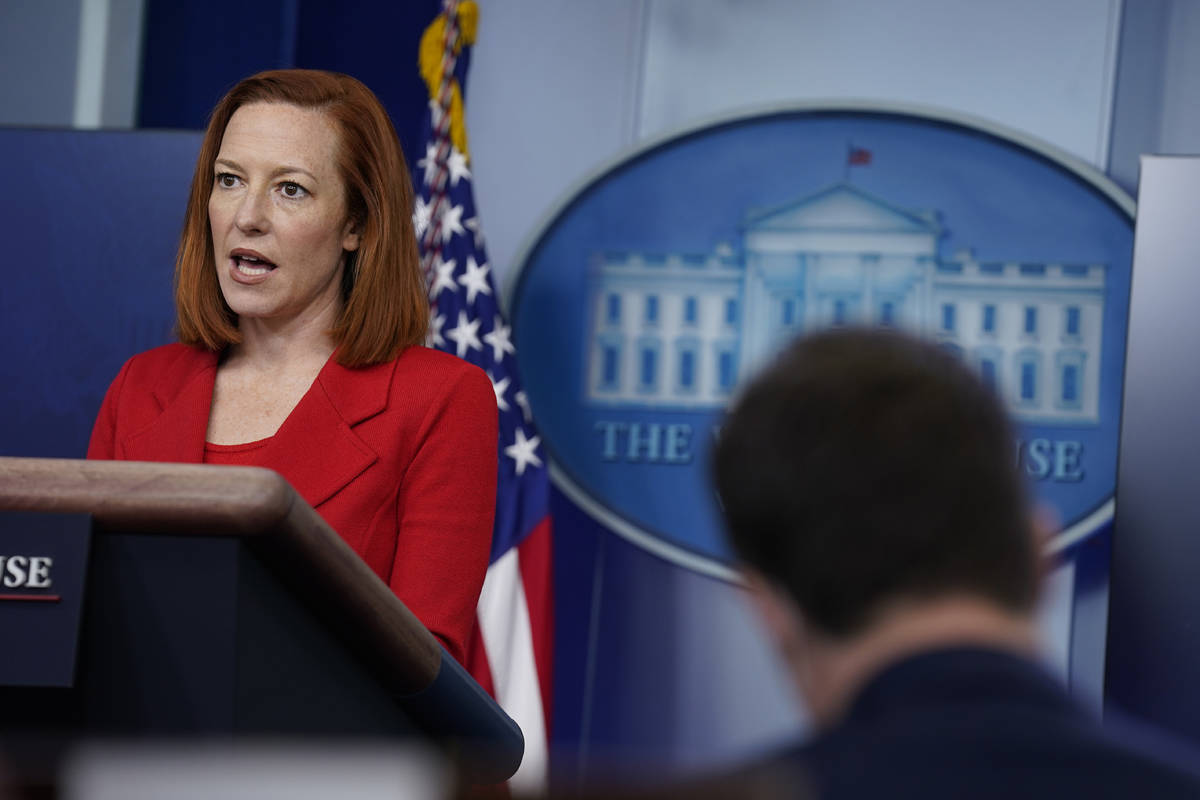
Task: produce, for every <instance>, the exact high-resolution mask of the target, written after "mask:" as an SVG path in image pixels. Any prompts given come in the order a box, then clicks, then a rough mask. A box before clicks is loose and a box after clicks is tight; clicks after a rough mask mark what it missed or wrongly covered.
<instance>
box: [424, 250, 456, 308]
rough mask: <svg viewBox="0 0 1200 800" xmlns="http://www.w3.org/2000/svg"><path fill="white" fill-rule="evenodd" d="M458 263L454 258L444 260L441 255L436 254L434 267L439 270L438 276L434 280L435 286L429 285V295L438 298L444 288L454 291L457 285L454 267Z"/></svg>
mask: <svg viewBox="0 0 1200 800" xmlns="http://www.w3.org/2000/svg"><path fill="white" fill-rule="evenodd" d="M457 263H458V262H456V261H455V260H454V259H453V258H451V259H449V260H447V261H443V260H442V257H441V255H440V254H439V255H436V256H434V262H433V268H434V269H435V270H437V277H436V278H434V280H433V286H430V287H429V297H430V298H432V299H436V298H437V296H438V295H439V294H441V293H442V290H443V289H449V290H450V291H452V292H453V291H454V290H455V289H456V288H457V287H456V286H455V285H454V268H455V267H456V266H457Z"/></svg>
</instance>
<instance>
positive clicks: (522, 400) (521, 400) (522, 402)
mask: <svg viewBox="0 0 1200 800" xmlns="http://www.w3.org/2000/svg"><path fill="white" fill-rule="evenodd" d="M513 400H516V401H517V405H519V406H520V407H521V413H522V414H524V415H525V421H526V422H529V420H531V419H533V412H531V411H530V410H529V395H527V394H525V390H524V389H522V390H521V391H519V392H517V393H516V394H514V395H513Z"/></svg>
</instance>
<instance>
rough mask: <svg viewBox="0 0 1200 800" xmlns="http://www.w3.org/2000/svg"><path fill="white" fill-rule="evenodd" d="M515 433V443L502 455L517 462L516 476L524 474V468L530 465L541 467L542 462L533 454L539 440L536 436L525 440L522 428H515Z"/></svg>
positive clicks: (505, 449)
mask: <svg viewBox="0 0 1200 800" xmlns="http://www.w3.org/2000/svg"><path fill="white" fill-rule="evenodd" d="M516 432H517V439H516V441H515V442H513V443H512V444H510V445H509V446H508V447H506V448H504V455H506V456H508V457H509V458H511V459H512V460H513V461H515V462H517V466H516V470H517V474H518V475H523V474H525V467H526V466H528V465H530V464H532V465H533V466H535V467H540V466H541V465H542V460H541V459H540V458H538V456H537V453H535V452H534V450H536V449H537V446H538V444H539V443H540V442H541V439H540V438H539V437H537V436H534V437H533V438H532V439H526V438H525V429H524V428H517V431H516Z"/></svg>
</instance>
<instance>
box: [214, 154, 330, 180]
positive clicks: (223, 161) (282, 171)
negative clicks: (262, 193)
mask: <svg viewBox="0 0 1200 800" xmlns="http://www.w3.org/2000/svg"><path fill="white" fill-rule="evenodd" d="M213 163H214V164H220V165H221V166H224V167H228V168H229V169H232V170H237V171H238V172H245V171H246V170H245V168H244V167H243V166H242V165H241V164H239V163H237V162H236V161H234V160H233V159H229V158H218V159H217V160H216V161H215V162H213ZM292 172H299V173H300V174H302V175H307V176H308V177H309V178H310V179H312V181H313V182H314V183H319V182H320V181H318V180H317V176H316V175H313V174H312V173H311V172H309V171H308V170H306V169H305V168H304V167H297V166H293V165H291V164H281V165H280V166H278V167H276V168H275V169H273V170H271V177H272V178H277V177H279V176H280V175H286V174H288V173H292Z"/></svg>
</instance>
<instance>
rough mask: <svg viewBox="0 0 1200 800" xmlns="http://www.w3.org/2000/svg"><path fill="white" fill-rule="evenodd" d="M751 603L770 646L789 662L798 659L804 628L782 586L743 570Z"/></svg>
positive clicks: (755, 573)
mask: <svg viewBox="0 0 1200 800" xmlns="http://www.w3.org/2000/svg"><path fill="white" fill-rule="evenodd" d="M742 574H743V576H744V577H745V579H746V588H747V590H748V591H749V594H750V603H751V605H753V606H754V610H755V612H757V614H758V618H759V619H760V620H761V621H762V623H763V627H764V628H766V630H767V635H768V636H769V637H770V638H771V643H772V644H773V645H775V648H776V649H777V650H778V651H779V652H780V653H781V654H782V655H783V657H784V658H785V659H787V661H788V662H789V663H792V662H793V661H794V659H795V658H796V656H797V654H798V652H799V650H800V647H801V639H802V631H803V629H804V626H803V621H802V620H801V617H800V612H799V609H797V608H796V603H795V601H793V600H792V598H791V595H789V594H788V593H787V592H786V591H785V590H784V589H783V588H782V587H780V586H779V585H778V584H777V583H775V582H774V581H772V580H771V579H770V578H768V577H767V576H766V575H763V574H762V573H761V572H759V571H758V570H755V569H752V568H743V570H742Z"/></svg>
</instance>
